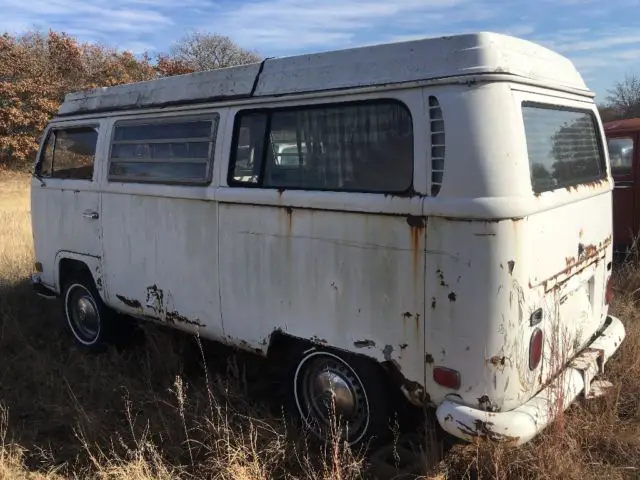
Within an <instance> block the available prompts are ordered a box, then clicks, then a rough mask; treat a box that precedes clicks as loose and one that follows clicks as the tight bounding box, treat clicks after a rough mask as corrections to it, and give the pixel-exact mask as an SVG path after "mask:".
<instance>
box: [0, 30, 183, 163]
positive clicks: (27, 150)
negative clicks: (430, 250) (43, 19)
mask: <svg viewBox="0 0 640 480" xmlns="http://www.w3.org/2000/svg"><path fill="white" fill-rule="evenodd" d="M178 73H187V70H186V69H185V68H184V66H182V65H181V64H180V63H179V62H176V61H173V60H169V59H162V58H160V61H159V62H158V64H157V65H153V64H152V62H151V59H150V58H149V57H148V56H147V55H144V56H143V57H142V58H140V59H139V58H136V57H135V56H134V55H133V54H132V53H130V52H126V51H125V52H122V51H117V50H115V49H110V48H108V47H104V46H101V45H95V44H89V43H80V42H78V41H77V40H76V39H74V38H72V37H69V36H67V35H65V34H63V33H57V32H53V31H50V32H48V33H47V34H42V33H37V32H35V33H34V32H30V33H27V34H23V35H20V36H12V35H9V34H6V33H5V34H4V35H0V166H2V165H5V166H7V165H10V166H14V167H15V166H27V165H29V164H30V163H31V161H32V160H33V157H34V154H35V152H36V151H37V148H38V142H39V137H40V135H41V133H42V130H43V129H44V127H45V126H46V124H47V122H48V121H49V119H50V118H51V116H52V115H53V114H54V113H55V112H56V111H57V109H58V107H59V105H60V103H61V102H62V100H63V99H64V96H65V94H67V93H69V92H72V91H77V90H84V89H88V88H95V87H101V86H112V85H118V84H122V83H131V82H139V81H143V80H149V79H151V78H154V77H157V76H166V75H175V74H178Z"/></svg>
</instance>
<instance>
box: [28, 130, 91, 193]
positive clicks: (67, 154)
mask: <svg viewBox="0 0 640 480" xmlns="http://www.w3.org/2000/svg"><path fill="white" fill-rule="evenodd" d="M97 142H98V130H97V128H93V127H72V128H63V129H56V130H52V131H51V132H50V133H49V135H48V137H47V141H46V142H45V146H44V152H43V154H42V158H41V161H40V162H41V163H40V165H39V166H38V169H39V173H40V175H41V176H43V177H49V178H62V179H72V180H92V179H93V165H94V160H95V154H96V144H97Z"/></svg>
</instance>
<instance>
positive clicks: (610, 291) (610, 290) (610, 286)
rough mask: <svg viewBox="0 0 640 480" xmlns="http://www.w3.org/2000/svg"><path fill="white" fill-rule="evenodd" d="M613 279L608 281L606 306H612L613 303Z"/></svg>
mask: <svg viewBox="0 0 640 480" xmlns="http://www.w3.org/2000/svg"><path fill="white" fill-rule="evenodd" d="M612 280H613V277H609V280H607V289H606V290H605V294H604V304H605V305H609V304H611V302H612V301H613V282H612Z"/></svg>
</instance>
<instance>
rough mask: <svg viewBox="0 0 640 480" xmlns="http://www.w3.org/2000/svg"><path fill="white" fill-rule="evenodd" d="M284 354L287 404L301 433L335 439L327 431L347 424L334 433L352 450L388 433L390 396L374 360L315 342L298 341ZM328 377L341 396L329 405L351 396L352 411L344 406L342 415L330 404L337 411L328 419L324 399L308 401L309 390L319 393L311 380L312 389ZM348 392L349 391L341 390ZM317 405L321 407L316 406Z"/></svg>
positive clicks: (327, 439)
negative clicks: (314, 343)
mask: <svg viewBox="0 0 640 480" xmlns="http://www.w3.org/2000/svg"><path fill="white" fill-rule="evenodd" d="M289 353H290V355H287V356H286V357H288V358H287V364H288V365H289V368H286V369H285V370H284V373H285V378H284V381H285V394H286V397H287V398H286V406H287V407H288V410H289V411H290V412H291V413H294V414H295V416H296V417H297V418H298V420H299V421H300V422H301V423H302V426H303V429H304V431H305V432H307V431H308V432H310V433H311V434H312V435H313V436H314V437H315V438H316V439H317V440H319V441H320V442H331V441H332V439H335V435H332V433H333V434H335V433H336V431H335V427H337V426H338V425H336V424H337V423H338V424H339V426H340V427H345V426H348V428H343V429H342V430H341V431H340V432H339V434H340V439H341V440H342V441H346V442H347V443H348V444H349V445H350V447H351V448H354V449H358V448H361V447H365V448H367V447H373V446H376V445H378V444H379V443H381V442H383V441H385V440H387V439H388V438H389V437H390V435H391V433H392V429H391V427H392V425H391V420H392V418H391V415H390V412H391V398H392V395H390V393H389V388H388V386H389V384H388V383H387V379H386V377H385V375H384V372H383V370H382V368H381V367H380V365H379V364H377V363H376V362H375V361H374V360H369V359H367V358H362V357H359V356H357V355H351V354H348V353H345V352H337V351H335V350H333V349H327V348H322V347H318V346H312V347H309V346H308V345H297V346H295V347H293V348H292V349H291V350H289ZM321 375H322V377H320V376H321ZM329 378H333V380H335V381H336V383H335V385H342V387H343V388H342V393H343V395H342V397H333V398H337V401H336V402H332V403H333V405H336V404H338V403H339V402H341V401H342V405H349V403H350V401H349V400H347V401H345V399H353V400H354V401H353V402H351V404H352V405H353V408H351V411H350V412H349V411H348V410H349V408H343V409H342V410H341V411H342V412H343V414H342V415H341V414H340V411H339V409H338V407H335V409H334V410H333V411H334V412H335V413H336V414H337V415H334V416H333V419H331V413H330V412H329V411H328V410H327V408H328V407H327V405H326V403H325V402H320V401H319V400H317V401H316V402H313V401H312V400H311V397H312V396H313V395H312V393H315V392H318V390H317V389H316V390H315V392H314V387H313V386H314V382H315V385H316V387H317V386H318V385H319V383H318V382H319V381H320V379H322V380H327V379H329ZM345 385H346V386H347V389H346V390H345ZM335 391H336V390H333V392H335ZM347 391H348V392H349V393H348V394H345V392H347ZM324 394H325V395H324V398H325V399H328V396H329V395H328V394H331V392H330V391H327V390H326V389H325V391H324ZM338 394H340V391H338ZM334 395H335V393H334ZM341 399H342V400H341ZM318 403H323V404H324V405H323V406H319V405H318ZM327 414H328V415H329V416H327ZM332 423H333V425H332ZM332 429H333V432H332Z"/></svg>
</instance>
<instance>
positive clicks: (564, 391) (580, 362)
mask: <svg viewBox="0 0 640 480" xmlns="http://www.w3.org/2000/svg"><path fill="white" fill-rule="evenodd" d="M625 335H626V332H625V329H624V325H623V324H622V322H621V321H620V320H619V319H617V318H615V317H612V316H609V317H608V318H607V323H606V326H605V328H604V329H603V330H602V331H601V333H600V335H599V336H598V337H596V339H595V340H594V341H593V342H592V343H591V344H590V345H588V346H587V348H585V349H584V350H583V351H582V352H581V353H580V354H579V355H578V356H577V358H576V359H574V360H573V361H572V362H570V364H569V366H568V367H567V368H566V369H565V370H564V371H563V372H562V374H560V375H559V376H558V377H557V378H556V379H555V380H554V381H553V382H552V383H551V384H549V385H548V386H547V387H545V388H544V389H542V390H541V391H540V392H538V394H537V395H536V396H535V397H533V398H531V399H530V400H529V401H528V402H527V403H525V404H523V405H521V406H520V407H518V408H516V409H514V410H511V411H507V412H496V413H493V412H486V411H483V410H478V409H475V408H471V407H467V406H465V405H461V404H459V403H455V402H453V401H450V400H445V401H444V402H443V403H441V404H440V405H439V406H438V408H437V409H436V416H437V418H438V422H439V423H440V426H441V427H442V428H443V430H445V431H446V432H448V433H450V434H451V435H453V436H455V437H458V438H461V439H463V440H466V441H469V442H471V441H473V440H474V439H478V438H487V439H491V440H495V441H505V442H509V443H513V444H516V445H518V444H523V443H526V442H528V441H529V440H531V439H532V438H534V437H535V436H537V435H538V434H539V433H540V432H541V431H542V430H544V429H545V428H546V427H547V425H549V424H550V423H551V422H552V421H553V419H554V418H555V417H556V416H557V415H558V414H559V413H560V411H564V410H566V409H567V408H568V407H569V405H570V404H571V403H572V402H573V401H574V400H575V399H576V398H577V397H578V396H579V395H580V394H581V393H584V392H585V391H587V392H591V391H592V390H593V389H595V388H597V386H598V385H597V384H594V383H592V379H593V376H592V374H593V372H594V369H598V368H599V369H600V370H601V369H602V366H604V364H605V363H606V362H607V361H608V360H609V359H610V358H611V356H612V355H613V354H614V353H615V352H616V351H617V350H618V348H619V347H620V344H621V343H622V342H623V340H624V338H625ZM596 352H597V353H598V355H594V353H596ZM596 356H599V357H600V358H599V359H596ZM585 386H586V389H585Z"/></svg>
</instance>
